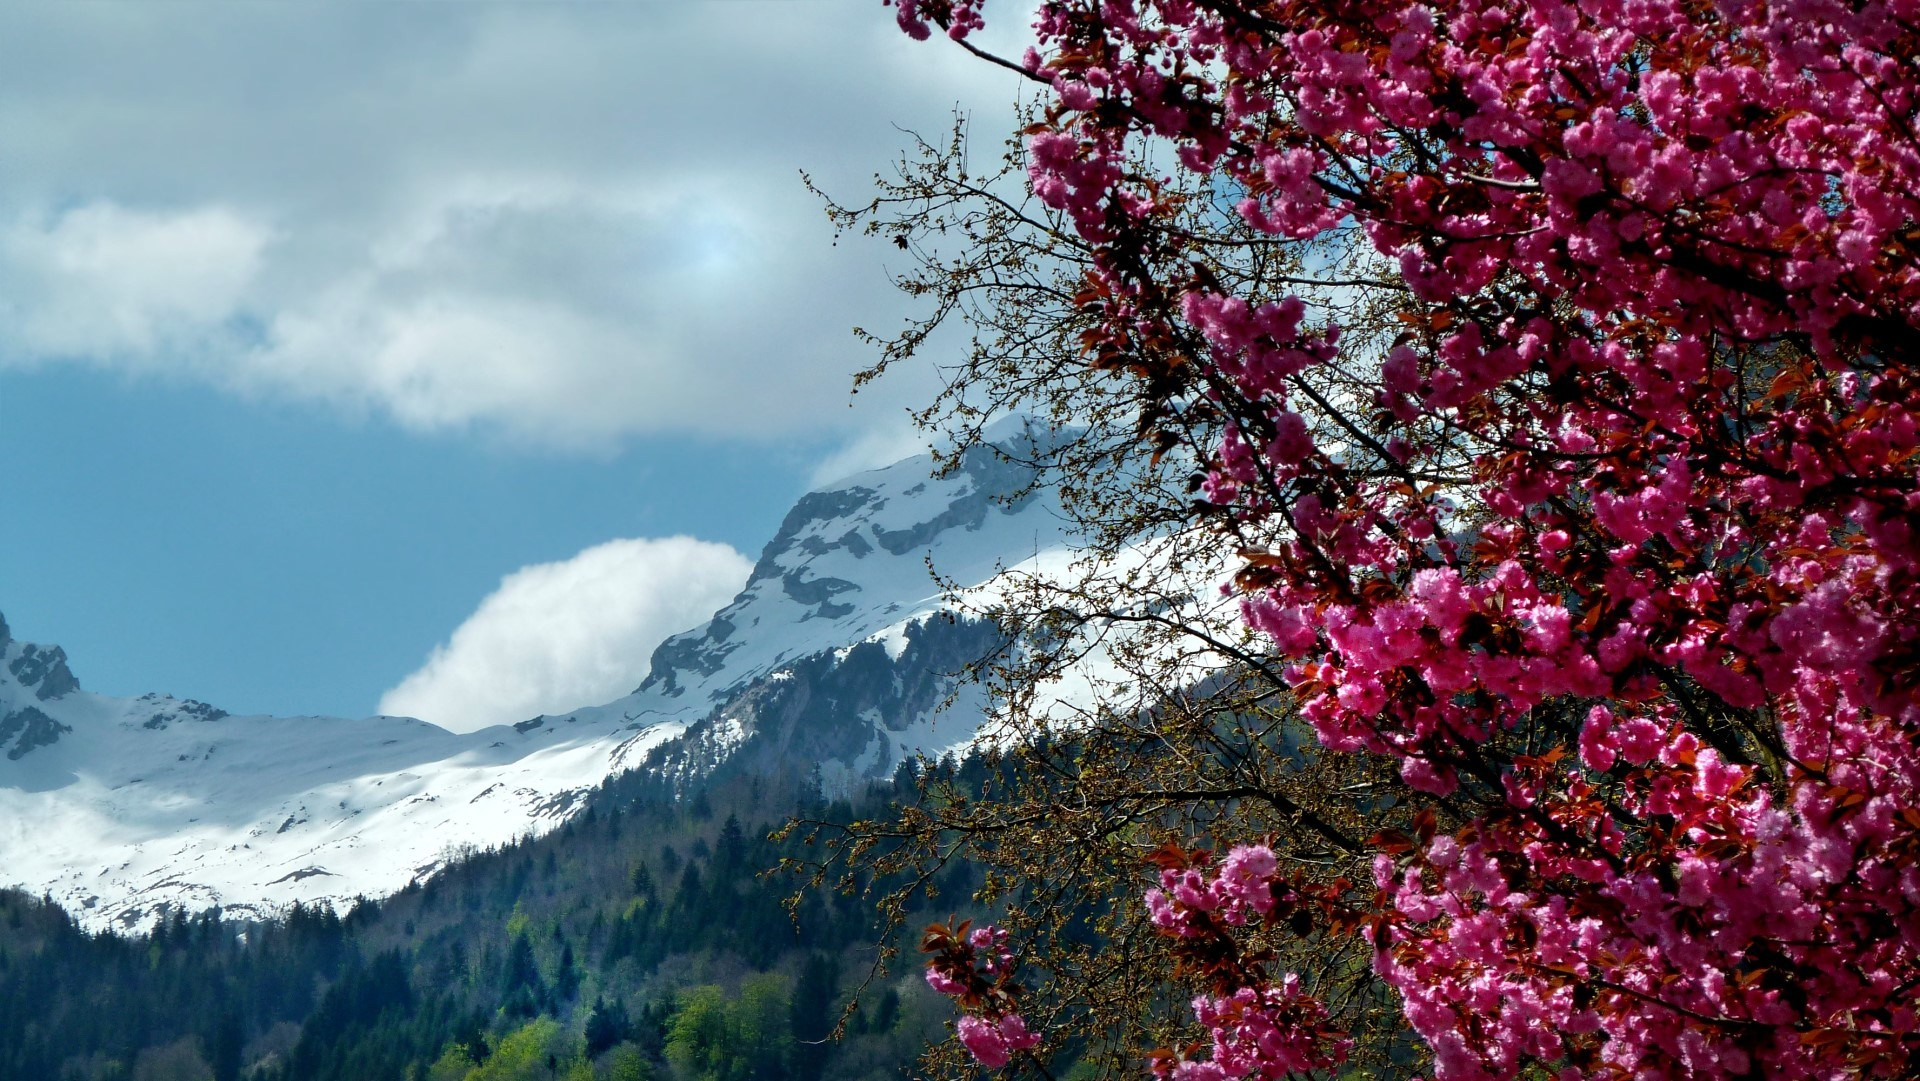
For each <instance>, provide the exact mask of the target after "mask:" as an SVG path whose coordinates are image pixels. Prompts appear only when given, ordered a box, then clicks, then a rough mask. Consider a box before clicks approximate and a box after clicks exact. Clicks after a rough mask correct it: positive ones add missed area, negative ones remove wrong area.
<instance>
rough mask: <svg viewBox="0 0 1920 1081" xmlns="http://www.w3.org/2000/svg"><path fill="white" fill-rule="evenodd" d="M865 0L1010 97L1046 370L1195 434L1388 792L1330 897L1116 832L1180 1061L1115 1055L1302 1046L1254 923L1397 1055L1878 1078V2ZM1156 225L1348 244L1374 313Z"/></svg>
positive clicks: (987, 1004) (1668, 1073) (1258, 591)
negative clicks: (1001, 80) (1293, 923)
mask: <svg viewBox="0 0 1920 1081" xmlns="http://www.w3.org/2000/svg"><path fill="white" fill-rule="evenodd" d="M895 3H896V7H897V11H896V14H897V16H898V19H899V22H900V25H901V27H902V28H904V29H905V30H906V31H907V32H908V33H910V34H912V35H913V36H915V37H928V36H930V35H931V34H932V32H933V31H934V30H935V29H936V28H937V29H939V30H941V31H943V32H944V33H945V35H946V36H947V37H948V38H950V39H952V41H954V42H957V43H959V45H960V46H961V47H964V48H967V49H969V50H971V51H973V52H975V53H977V54H979V55H981V56H982V57H983V58H985V59H986V60H988V61H991V62H998V63H1002V64H1007V65H1009V66H1013V67H1017V68H1018V69H1019V70H1021V71H1022V72H1023V73H1024V74H1025V75H1026V76H1027V77H1028V78H1030V79H1031V80H1033V81H1034V83H1035V84H1036V85H1037V86H1040V87H1042V89H1041V90H1040V93H1041V94H1042V95H1043V98H1042V101H1043V105H1044V116H1043V117H1041V118H1040V119H1039V120H1038V122H1037V123H1035V124H1034V125H1033V126H1032V127H1031V128H1030V129H1028V131H1027V132H1026V133H1025V140H1026V141H1025V150H1026V157H1027V173H1028V182H1029V184H1030V190H1031V193H1032V195H1033V196H1034V197H1036V198H1037V199H1038V200H1039V201H1040V202H1041V203H1043V204H1044V205H1045V206H1046V207H1048V208H1050V209H1051V210H1052V211H1054V212H1057V213H1058V214H1059V215H1060V217H1061V219H1062V221H1063V222H1064V223H1065V225H1066V226H1067V227H1068V228H1070V230H1071V233H1072V235H1073V236H1074V238H1075V240H1076V243H1078V244H1079V245H1081V246H1082V248H1083V250H1084V251H1085V252H1086V258H1085V266H1084V272H1083V276H1082V279H1081V281H1080V282H1079V288H1078V291H1077V292H1076V293H1075V294H1074V296H1073V298H1072V302H1071V303H1072V307H1073V309H1074V311H1075V313H1076V315H1077V316H1078V317H1079V319H1080V320H1081V325H1082V326H1083V327H1084V329H1083V330H1081V331H1080V332H1079V334H1078V338H1077V341H1078V346H1079V348H1080V350H1081V352H1082V356H1083V358H1084V362H1085V364H1086V365H1087V366H1088V368H1089V369H1090V370H1093V371H1098V372H1103V373H1111V374H1112V375H1113V376H1114V377H1115V378H1118V379H1122V380H1126V381H1129V382H1130V383H1131V384H1132V385H1134V386H1136V387H1138V388H1143V389H1142V390H1141V397H1142V400H1143V402H1144V405H1143V408H1142V418H1141V419H1142V431H1143V433H1146V434H1145V435H1144V436H1143V438H1149V439H1165V440H1166V443H1167V445H1169V446H1171V445H1172V444H1173V443H1174V442H1176V441H1177V433H1181V432H1188V433H1190V432H1193V431H1207V432H1211V433H1214V434H1213V435H1212V436H1210V437H1209V441H1208V442H1207V443H1206V444H1205V445H1204V446H1202V447H1199V448H1198V450H1199V451H1200V453H1201V462H1202V465H1201V474H1202V475H1201V477H1200V478H1199V481H1200V492H1199V494H1200V499H1199V500H1198V501H1197V502H1196V504H1195V506H1194V508H1193V510H1192V514H1193V515H1194V516H1195V518H1196V519H1197V520H1200V521H1204V522H1206V523H1208V524H1209V525H1210V526H1211V527H1212V528H1214V529H1216V530H1217V531H1218V533H1219V535H1220V537H1221V538H1222V543H1230V544H1234V545H1237V546H1238V547H1239V550H1240V553H1241V559H1242V560H1243V562H1244V569H1243V570H1241V571H1240V573H1239V574H1238V575H1237V576H1236V578H1235V580H1234V584H1233V586H1232V589H1233V591H1234V593H1235V595H1236V596H1237V597H1238V598H1239V603H1240V611H1241V616H1242V619H1243V620H1244V622H1245V624H1246V626H1247V627H1249V628H1251V629H1252V630H1253V631H1255V632H1257V633H1258V635H1259V636H1261V640H1262V641H1263V642H1264V644H1265V653H1266V655H1267V656H1268V657H1269V658H1270V660H1271V663H1272V664H1273V665H1274V666H1275V667H1276V668H1278V669H1279V670H1281V671H1282V672H1283V677H1282V678H1283V680H1284V682H1285V683H1286V685H1287V686H1288V687H1289V688H1290V691H1291V693H1292V695H1293V697H1294V700H1295V702H1296V703H1297V708H1298V710H1299V714H1300V716H1301V717H1303V718H1304V719H1305V721H1306V722H1307V723H1308V724H1310V725H1311V727H1312V730H1313V732H1314V733H1315V734H1316V735H1317V737H1318V739H1319V742H1320V743H1321V744H1322V745H1323V746H1324V748H1326V750H1328V751H1329V752H1335V753H1344V754H1352V755H1360V756H1374V757H1376V758H1380V759H1384V760H1386V761H1389V762H1391V763H1393V764H1395V766H1396V768H1397V771H1398V774H1399V777H1400V779H1401V783H1402V792H1401V795H1402V796H1403V797H1404V798H1406V799H1408V800H1410V801H1412V802H1411V804H1410V805H1411V806H1413V807H1417V808H1419V813H1418V814H1417V815H1415V816H1414V818H1413V819H1412V820H1411V822H1410V823H1409V825H1408V828H1406V829H1395V830H1382V831H1380V832H1378V833H1376V834H1375V835H1374V836H1373V837H1372V838H1371V842H1370V843H1371V845H1372V847H1373V849H1374V850H1375V855H1374V857H1373V866H1372V871H1373V882H1372V883H1371V885H1372V887H1374V889H1373V891H1372V892H1371V893H1369V892H1368V891H1366V890H1358V889H1348V890H1346V891H1344V892H1342V891H1331V892H1330V891H1327V890H1323V889H1321V888H1319V887H1316V886H1312V885H1311V884H1303V883H1301V882H1298V881H1295V880H1294V879H1292V878H1290V876H1289V874H1288V873H1287V872H1286V871H1285V870H1283V867H1282V861H1281V860H1280V859H1278V858H1276V854H1275V852H1274V851H1273V850H1272V849H1270V848H1267V847H1263V846H1261V845H1259V844H1256V843H1253V842H1254V841H1255V840H1256V839H1254V838H1243V839H1240V840H1241V841H1243V842H1244V843H1241V844H1238V845H1235V846H1234V847H1232V848H1231V850H1230V851H1229V852H1228V853H1227V854H1226V855H1225V856H1224V857H1223V858H1220V859H1218V860H1216V859H1215V858H1214V857H1213V856H1212V855H1211V854H1209V853H1206V852H1204V851H1187V850H1178V851H1174V852H1165V851H1163V852H1162V854H1161V857H1160V859H1161V861H1162V864H1161V872H1160V873H1161V879H1162V883H1161V886H1160V888H1159V889H1158V890H1157V891H1155V892H1154V893H1153V894H1151V895H1149V896H1148V897H1147V898H1146V905H1147V909H1148V911H1149V912H1150V914H1151V916H1150V918H1151V921H1152V923H1153V924H1154V925H1155V927H1156V928H1157V929H1158V930H1159V931H1160V932H1161V933H1162V934H1163V935H1165V936H1167V937H1168V938H1169V939H1170V940H1172V942H1173V945H1174V948H1175V950H1176V953H1177V954H1178V955H1179V956H1181V957H1182V958H1185V959H1187V960H1188V961H1189V962H1190V964H1189V966H1188V971H1189V972H1190V973H1192V974H1194V975H1195V976H1196V977H1197V978H1199V979H1200V980H1201V981H1202V983H1203V984H1204V986H1203V987H1202V988H1201V994H1200V997H1199V998H1197V999H1196V1000H1195V1002H1194V1009H1195V1011H1196V1017H1197V1020H1198V1022H1199V1024H1200V1025H1201V1026H1202V1027H1203V1028H1205V1029H1206V1030H1207V1031H1208V1032H1209V1033H1210V1037H1211V1039H1210V1042H1209V1043H1208V1044H1207V1045H1204V1046H1200V1047H1196V1048H1189V1049H1184V1050H1176V1051H1169V1052H1168V1053H1167V1054H1165V1055H1163V1056H1161V1057H1160V1058H1158V1059H1156V1062H1155V1065H1154V1069H1155V1070H1156V1072H1160V1073H1163V1074H1169V1075H1171V1076H1173V1077H1176V1078H1180V1079H1182V1081H1216V1079H1225V1078H1238V1077H1261V1078H1277V1077H1281V1076H1285V1075H1288V1074H1296V1073H1307V1072H1312V1071H1315V1070H1321V1069H1326V1068H1329V1067H1332V1066H1333V1065H1334V1064H1336V1063H1337V1062H1338V1061H1339V1060H1340V1058H1341V1056H1342V1054H1343V1053H1344V1049H1345V1047H1346V1041H1347V1040H1348V1039H1349V1038H1350V1037H1349V1034H1342V1033H1340V1032H1338V1031H1337V1030H1336V1029H1334V1028H1333V1027H1331V1026H1330V1025H1329V1024H1328V1023H1327V1020H1326V1013H1325V1011H1324V1010H1323V1009H1322V1008H1320V1004H1319V1003H1318V1001H1317V999H1316V997H1315V996H1314V995H1313V994H1311V993H1309V992H1307V991H1305V990H1303V989H1302V987H1301V985H1300V984H1299V983H1298V982H1297V981H1296V980H1294V979H1293V978H1291V977H1290V976H1289V975H1288V974H1287V973H1286V972H1283V971H1274V970H1273V967H1272V966H1271V965H1269V964H1267V963H1265V959H1263V957H1262V956H1261V955H1259V954H1258V953H1257V951H1253V950H1251V949H1243V948H1242V944H1243V943H1244V942H1246V941H1247V935H1248V933H1249V929H1253V928H1265V927H1270V926H1275V925H1279V924H1284V923H1285V922H1286V921H1288V920H1290V919H1292V918H1294V915H1295V914H1296V913H1298V912H1312V913H1315V916H1314V918H1315V919H1316V920H1317V921H1319V922H1320V923H1321V924H1323V925H1328V926H1335V927H1340V928H1344V929H1346V930H1347V931H1349V932H1350V933H1351V934H1353V935H1357V936H1363V937H1364V939H1365V941H1366V942H1367V943H1368V944H1369V946H1370V949H1371V955H1372V958H1373V967H1374V971H1375V972H1376V973H1377V975H1378V976H1379V978H1381V979H1382V980H1384V981H1385V982H1386V983H1387V984H1388V985H1389V986H1391V987H1392V988H1393V989H1394V990H1395V991H1396V992H1397V993H1398V995H1399V998H1400V1000H1401V1004H1402V1008H1403V1012H1404V1016H1405V1020H1406V1023H1407V1024H1408V1025H1409V1026H1410V1027H1411V1029H1412V1030H1413V1031H1414V1032H1415V1033H1417V1034H1418V1036H1419V1037H1420V1038H1421V1039H1422V1040H1423V1041H1424V1042H1425V1043H1426V1045H1427V1046H1428V1047H1429V1048H1430V1050H1431V1054H1432V1068H1433V1072H1434V1074H1435V1075H1436V1076H1437V1077H1439V1078H1442V1079H1446V1081H1452V1079H1465V1078H1483V1077H1500V1078H1505V1077H1514V1076H1518V1075H1520V1074H1521V1073H1523V1072H1526V1071H1530V1070H1547V1071H1557V1073H1558V1076H1561V1077H1566V1078H1572V1077H1589V1076H1596V1077H1609V1076H1621V1077H1624V1076H1629V1075H1631V1076H1643V1077H1682V1076H1685V1077H1739V1076H1750V1075H1759V1074H1765V1075H1768V1076H1781V1077H1822V1078H1825V1077H1842V1076H1907V1075H1911V1074H1912V1073H1913V1072H1914V1071H1915V1070H1916V1069H1920V1017H1917V1016H1916V1009H1915V1005H1914V1004H1915V1003H1916V1002H1920V534H1917V533H1916V526H1920V484H1917V483H1916V480H1917V476H1916V473H1917V467H1920V455H1917V451H1920V373H1917V372H1916V360H1920V0H1582V2H1580V3H1566V2H1560V0H1465V2H1458V3H1447V4H1440V5H1427V4H1419V3H1410V2H1404V0H1289V2H1282V0H1274V2H1231V0H1047V2H1045V3H1043V4H1042V5H1041V6H1040V8H1039V13H1038V16H1037V19H1036V21H1035V22H1034V23H1033V31H1034V35H1035V38H1034V46H1033V48H1032V49H1030V50H1028V51H1027V52H1026V54H1025V55H1024V57H1022V58H1021V59H1019V60H1018V61H1012V60H1008V59H1004V58H999V57H994V56H991V55H989V54H987V53H986V52H984V51H983V50H981V49H980V48H979V47H978V46H977V45H975V44H974V42H973V40H971V39H972V38H973V37H974V35H975V32H976V31H978V30H980V29H981V28H982V26H983V25H984V23H983V12H982V7H981V4H980V3H978V2H977V0H895ZM1196 215H1197V216H1198V217H1199V218H1200V219H1202V220H1204V219H1205V218H1206V217H1207V216H1208V215H1215V216H1221V217H1227V216H1230V217H1232V218H1233V219H1235V220H1237V222H1239V223H1242V224H1243V225H1244V227H1245V229H1246V230H1248V231H1249V232H1250V233H1251V234H1252V239H1250V240H1246V241H1243V242H1242V243H1247V244H1253V245H1259V244H1270V245H1274V246H1288V247H1290V248H1291V249H1292V250H1296V251H1298V252H1299V253H1301V258H1302V259H1304V260H1305V261H1306V262H1307V263H1309V264H1311V263H1312V262H1313V261H1314V259H1315V258H1316V253H1320V252H1330V251H1334V250H1346V249H1354V250H1358V251H1360V252H1361V253H1362V254H1361V257H1360V258H1358V260H1357V261H1349V262H1347V263H1343V264H1342V267H1343V270H1342V273H1348V272H1349V271H1351V274H1350V277H1351V280H1350V281H1347V282H1346V283H1345V284H1346V285H1348V286H1350V287H1351V288H1353V289H1357V290H1365V289H1368V288H1374V287H1381V288H1391V289H1392V290H1394V296H1395V298H1396V299H1395V309H1394V318H1395V320H1396V325H1395V328H1394V329H1393V331H1392V333H1390V334H1385V335H1383V334H1378V333H1375V334H1367V335H1356V334H1353V333H1349V332H1348V331H1349V328H1346V327H1343V326H1341V325H1339V323H1338V322H1337V321H1336V320H1334V319H1333V318H1331V317H1330V316H1329V314H1328V311H1327V309H1326V306H1325V305H1324V304H1321V303H1318V302H1316V301H1315V298H1314V297H1312V296H1310V295H1307V294H1306V293H1305V292H1304V291H1302V292H1299V293H1292V292H1289V291H1288V290H1287V289H1285V288H1277V289H1276V288H1274V286H1275V285H1276V279H1273V278H1268V279H1266V280H1264V281H1262V282H1260V283H1257V285H1256V283H1252V282H1250V281H1248V280H1241V279H1236V280H1232V281H1223V280H1221V278H1220V276H1219V275H1218V274H1216V273H1214V272H1213V271H1212V270H1211V266H1212V260H1211V259H1210V252H1209V250H1208V245H1210V244H1218V243H1220V241H1219V239H1218V237H1217V235H1206V234H1203V232H1202V231H1200V230H1196V229H1195V228H1194V227H1193V222H1194V221H1195V219H1196ZM1355 267H1358V268H1359V269H1358V270H1355V269H1353V268H1355ZM1323 280H1324V279H1323ZM1278 284H1279V285H1281V286H1284V285H1285V283H1284V282H1283V281H1281V282H1278ZM1167 433H1176V434H1175V435H1173V436H1169V435H1167ZM1281 855H1284V853H1282V854H1281ZM983 935H984V936H985V937H984V938H982V937H981V936H983ZM974 939H980V942H975V941H974ZM981 943H986V945H985V946H982V945H981ZM930 946H931V948H932V950H933V952H934V954H935V962H934V968H933V970H932V972H933V973H934V974H935V975H934V976H932V977H930V980H932V981H933V982H934V983H935V986H936V988H939V989H942V990H947V991H949V992H950V993H955V994H956V995H957V997H959V998H960V999H961V1000H962V1002H963V1004H964V1005H965V1007H966V1009H967V1011H968V1017H967V1020H966V1021H965V1022H964V1023H965V1024H966V1025H967V1026H968V1027H967V1028H966V1030H964V1031H963V1033H962V1035H963V1038H965V1040H966V1043H967V1045H968V1046H969V1047H970V1048H971V1049H973V1051H974V1052H975V1053H976V1055H977V1056H978V1058H979V1059H980V1061H981V1062H983V1063H986V1064H988V1065H1000V1064H1003V1063H1005V1062H1007V1061H1008V1060H1009V1058H1010V1056H1011V1055H1012V1054H1013V1053H1015V1052H1022V1051H1025V1050H1026V1048H1028V1047H1029V1046H1031V1041H1032V1034H1031V1033H1029V1032H1028V1030H1027V1027H1026V1023H1025V1021H1024V1019H1023V1018H1022V1016H1021V1014H1020V1012H1019V1005H1018V1000H1017V995H1015V994H1013V993H1011V992H1008V991H1007V990H1006V989H1005V988H1004V987H1003V986H1002V980H1003V977H1002V974H1003V973H1004V971H1005V969H1006V966H1008V965H1010V964H1011V963H1012V958H1013V954H1012V953H1011V952H1009V950H1008V948H1007V947H1005V946H1004V944H1000V943H999V942H998V940H996V939H995V938H994V937H993V932H992V931H990V930H988V931H980V930H976V931H973V932H972V933H971V935H968V934H966V933H964V932H963V933H961V934H958V935H948V936H946V937H943V938H941V939H940V940H939V941H935V942H931V943H930ZM987 962H991V964H990V965H989V966H988V967H979V966H981V965H983V964H986V963H987ZM989 992H992V993H989Z"/></svg>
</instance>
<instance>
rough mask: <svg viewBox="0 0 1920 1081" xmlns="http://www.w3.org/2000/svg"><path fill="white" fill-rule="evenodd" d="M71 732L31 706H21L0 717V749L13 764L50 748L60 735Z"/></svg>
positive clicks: (70, 729)
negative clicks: (1, 748) (39, 750)
mask: <svg viewBox="0 0 1920 1081" xmlns="http://www.w3.org/2000/svg"><path fill="white" fill-rule="evenodd" d="M71 731H73V729H72V728H70V727H68V726H67V725H64V724H61V723H60V722H59V721H56V720H54V719H53V718H52V717H49V716H47V715H46V714H45V713H42V712H41V711H40V710H38V709H36V708H35V707H33V706H21V707H20V708H18V709H15V710H13V711H11V712H8V713H6V714H4V715H0V747H4V748H6V751H7V757H8V758H9V759H12V760H13V761H15V762H18V761H19V760H20V759H22V758H25V757H26V756H27V755H28V754H29V753H30V752H32V751H35V750H37V749H39V748H41V747H48V746H52V745H53V743H54V742H55V741H57V740H59V738H60V737H61V735H62V734H64V733H67V732H71Z"/></svg>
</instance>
